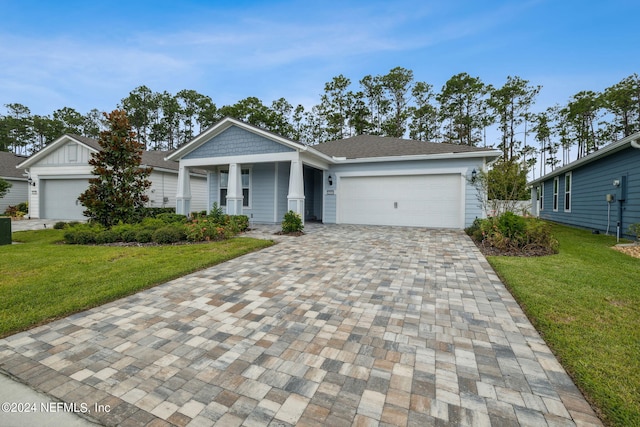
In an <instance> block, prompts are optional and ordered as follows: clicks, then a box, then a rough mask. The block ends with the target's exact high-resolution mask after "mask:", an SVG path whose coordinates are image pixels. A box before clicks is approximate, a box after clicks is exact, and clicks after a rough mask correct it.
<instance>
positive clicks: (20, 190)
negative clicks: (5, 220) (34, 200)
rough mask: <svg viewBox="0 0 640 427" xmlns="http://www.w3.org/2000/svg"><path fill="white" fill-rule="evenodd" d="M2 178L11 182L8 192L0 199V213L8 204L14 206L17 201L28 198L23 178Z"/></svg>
mask: <svg viewBox="0 0 640 427" xmlns="http://www.w3.org/2000/svg"><path fill="white" fill-rule="evenodd" d="M4 180H5V181H7V182H9V183H10V184H11V188H10V189H9V192H8V193H7V194H5V196H4V197H3V198H1V199H0V213H3V212H4V211H5V210H6V209H7V208H8V207H9V206H15V205H17V204H18V203H23V202H26V201H28V198H29V194H28V191H29V186H28V184H27V182H26V181H25V180H19V179H13V178H4ZM31 188H33V187H31Z"/></svg>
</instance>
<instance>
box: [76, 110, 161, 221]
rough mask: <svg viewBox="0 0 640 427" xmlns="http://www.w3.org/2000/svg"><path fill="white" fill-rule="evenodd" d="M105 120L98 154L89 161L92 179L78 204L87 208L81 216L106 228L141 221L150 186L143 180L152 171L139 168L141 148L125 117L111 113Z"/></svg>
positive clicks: (146, 180)
mask: <svg viewBox="0 0 640 427" xmlns="http://www.w3.org/2000/svg"><path fill="white" fill-rule="evenodd" d="M105 117H106V119H107V124H108V126H109V129H108V130H106V131H104V132H101V133H100V139H99V143H100V147H101V150H100V151H99V152H97V153H94V154H93V155H92V156H91V159H90V160H89V164H90V165H91V166H93V171H92V173H93V175H95V176H96V177H95V178H92V179H91V180H89V188H88V189H87V190H86V191H85V192H84V193H82V194H81V195H80V197H79V198H78V200H79V201H80V203H82V205H83V206H85V207H86V208H87V210H85V211H84V215H85V216H87V217H88V218H89V219H90V220H93V221H97V222H99V223H100V224H102V225H104V226H106V227H110V226H112V225H114V224H117V223H118V222H120V221H122V222H124V223H133V222H136V221H138V220H139V219H140V218H141V215H142V209H143V208H144V204H145V203H146V202H147V201H148V200H149V198H148V196H147V195H146V194H145V190H146V189H147V188H149V187H150V186H151V181H149V180H148V179H147V178H148V177H149V175H150V174H151V170H152V169H151V168H142V167H140V165H141V163H142V151H143V150H144V145H143V144H142V143H140V142H138V141H137V139H136V133H135V132H132V131H131V125H130V124H129V120H128V119H127V113H126V112H124V111H122V110H114V111H113V112H111V113H110V114H106V113H105Z"/></svg>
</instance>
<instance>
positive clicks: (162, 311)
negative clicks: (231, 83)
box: [0, 225, 600, 426]
mask: <svg viewBox="0 0 640 427" xmlns="http://www.w3.org/2000/svg"><path fill="white" fill-rule="evenodd" d="M307 229H308V230H307V234H306V235H305V236H302V237H298V238H296V237H286V238H281V239H280V240H281V243H279V244H277V245H275V246H273V247H271V248H268V249H265V250H263V251H261V252H258V253H253V254H249V255H246V256H243V257H241V258H238V259H235V260H232V261H229V262H226V263H224V264H221V265H219V266H216V267H213V268H210V269H207V270H204V271H201V272H198V273H195V274H192V275H189V276H186V277H183V278H180V279H177V280H174V281H171V282H169V283H166V284H163V285H161V286H158V287H156V288H153V289H151V290H147V291H144V292H141V293H139V294H137V295H134V296H132V297H129V298H125V299H122V300H119V301H116V302H114V303H111V304H107V305H105V306H102V307H98V308H96V309H93V310H90V311H87V312H83V313H80V314H77V315H74V316H70V317H68V318H65V319H62V320H60V321H56V322H53V323H51V324H48V325H46V326H42V327H38V328H36V329H33V330H30V331H28V332H25V333H21V334H17V335H14V336H11V337H8V338H7V339H4V340H0V369H2V370H3V371H4V372H5V373H9V374H10V375H12V376H14V377H17V378H18V379H19V380H21V381H23V382H25V383H27V384H29V385H31V386H32V387H34V388H36V389H39V390H42V391H44V392H46V393H48V394H50V395H52V396H54V397H56V398H59V399H61V400H63V401H65V402H68V403H76V404H77V405H80V404H82V403H84V404H86V406H87V407H88V408H89V412H90V415H91V416H92V417H94V418H95V419H97V420H98V421H99V422H101V423H104V424H108V425H116V424H119V425H125V426H128V425H135V426H141V425H165V424H166V425H168V424H174V425H189V426H207V425H214V424H215V425H221V426H234V425H238V426H239V425H246V426H254V425H255V426H263V425H274V426H275V425H277V426H287V425H295V424H298V425H318V426H319V425H330V426H340V425H410V426H429V425H478V426H485V425H486V426H488V425H508V426H512V425H518V424H520V425H535V426H539V425H547V424H548V425H553V426H556V425H558V426H565V425H574V424H578V425H591V424H593V425H599V424H600V422H599V420H598V419H597V418H596V417H595V415H594V413H593V412H592V410H591V408H590V407H589V405H588V404H587V403H586V402H585V400H584V399H583V397H582V395H581V394H580V393H579V391H578V390H577V389H576V387H575V386H574V384H573V383H572V382H571V380H570V379H569V377H568V376H567V375H566V373H565V372H564V370H563V369H562V367H561V366H560V365H559V363H558V362H557V360H556V359H555V357H554V356H553V354H552V353H551V352H550V351H549V349H548V348H547V346H546V345H545V343H544V342H543V341H542V339H541V338H540V337H539V336H538V334H537V333H536V331H535V330H534V329H533V327H532V326H531V324H530V323H529V321H528V320H527V318H526V317H525V316H524V315H523V313H522V311H521V309H520V308H519V306H518V305H517V304H516V303H515V302H514V300H513V298H512V297H511V295H510V294H509V293H508V292H507V290H506V289H505V287H504V286H503V285H502V283H501V282H500V280H499V279H498V278H497V277H496V275H495V274H494V272H493V271H492V270H491V268H490V267H489V265H488V264H487V263H486V260H485V259H484V257H483V256H482V255H481V254H480V253H479V252H478V250H477V249H476V248H475V246H474V245H473V243H472V242H471V241H470V240H469V239H468V238H467V237H466V236H465V235H464V234H463V233H462V232H461V231H446V230H427V229H416V228H391V227H364V226H322V225H309V226H308V227H307ZM96 403H97V404H98V405H102V406H98V408H102V411H98V412H96V411H95V410H94V408H96V407H95V406H94V405H95V404H96ZM107 405H108V406H107ZM106 408H108V409H109V411H108V412H107V411H106Z"/></svg>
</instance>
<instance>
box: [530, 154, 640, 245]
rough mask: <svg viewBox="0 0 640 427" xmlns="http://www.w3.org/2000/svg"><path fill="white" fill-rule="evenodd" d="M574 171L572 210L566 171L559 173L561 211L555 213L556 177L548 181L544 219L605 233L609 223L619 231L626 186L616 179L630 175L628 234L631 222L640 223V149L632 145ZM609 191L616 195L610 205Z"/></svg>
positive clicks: (626, 209)
mask: <svg viewBox="0 0 640 427" xmlns="http://www.w3.org/2000/svg"><path fill="white" fill-rule="evenodd" d="M571 172H572V180H573V182H572V189H571V202H572V204H571V212H565V211H564V208H565V206H564V180H565V175H564V174H562V175H560V176H559V190H560V191H559V193H558V197H559V200H558V211H557V212H553V178H550V179H548V180H545V181H544V209H543V210H542V211H540V217H541V218H544V219H548V220H551V221H555V222H559V223H563V224H568V225H573V226H577V227H583V228H588V229H593V230H599V231H601V232H605V231H606V230H607V225H609V230H610V232H611V233H615V229H616V223H617V221H618V218H619V214H620V208H621V205H620V203H619V202H618V200H619V199H620V197H621V191H622V188H621V187H617V188H616V187H614V186H613V181H614V180H616V179H617V180H621V178H622V176H626V177H627V195H626V201H625V203H624V204H623V205H622V227H621V229H622V231H623V233H625V234H627V231H628V230H627V229H628V227H629V225H631V224H633V223H638V222H640V150H638V149H633V148H628V149H625V150H623V151H619V152H617V153H614V154H612V155H610V156H607V157H605V158H602V159H600V160H598V161H596V162H593V163H589V164H587V165H584V166H582V167H578V168H576V169H574V170H572V171H571ZM607 194H614V195H615V198H616V201H614V202H613V203H611V204H610V206H609V203H608V202H607V201H606V199H605V197H606V195H607ZM609 209H610V210H609ZM608 217H609V221H608V219H607V218H608Z"/></svg>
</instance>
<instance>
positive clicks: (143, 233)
mask: <svg viewBox="0 0 640 427" xmlns="http://www.w3.org/2000/svg"><path fill="white" fill-rule="evenodd" d="M135 241H136V242H138V243H149V242H152V241H153V231H152V230H149V229H146V228H142V229H139V230H138V231H137V232H136V239H135Z"/></svg>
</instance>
